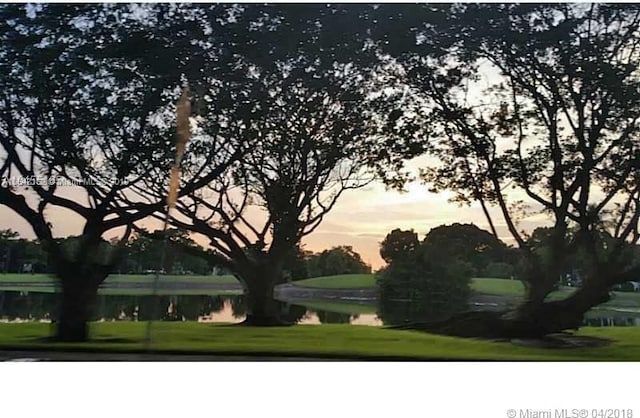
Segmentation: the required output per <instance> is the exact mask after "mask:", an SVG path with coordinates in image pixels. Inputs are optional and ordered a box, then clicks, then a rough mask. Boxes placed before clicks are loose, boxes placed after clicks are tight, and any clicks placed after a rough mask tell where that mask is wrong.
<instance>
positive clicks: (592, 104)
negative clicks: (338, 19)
mask: <svg viewBox="0 0 640 418" xmlns="http://www.w3.org/2000/svg"><path fill="white" fill-rule="evenodd" d="M639 25H640V11H639V9H638V6H637V5H631V4H625V5H622V4H616V5H608V4H589V5H586V4H581V5H577V4H554V5H546V4H545V5H533V4H531V5H519V4H495V5H488V4H487V5H472V4H467V5H456V6H454V7H453V8H452V9H451V13H450V14H449V19H448V20H447V22H446V30H444V29H445V28H444V26H443V27H440V28H438V29H439V30H436V29H434V26H423V27H415V28H414V29H415V31H414V33H416V34H417V35H418V36H419V38H420V40H421V41H422V42H421V44H423V45H416V44H413V45H407V47H406V48H404V49H401V48H402V47H399V48H397V49H396V51H397V52H398V53H397V57H398V61H399V62H401V65H402V66H403V68H404V70H405V75H406V80H407V82H408V83H409V85H410V86H411V87H410V88H411V89H412V91H413V92H415V93H416V94H418V95H422V97H424V98H425V100H426V101H428V102H429V103H430V105H431V109H432V110H433V111H432V112H431V114H430V116H429V118H428V119H425V122H424V123H425V124H429V125H430V126H432V127H433V128H434V130H433V133H432V136H431V138H432V139H433V141H431V142H430V143H429V145H430V146H431V147H432V148H431V150H432V151H433V155H435V156H437V157H438V158H439V159H440V161H441V164H439V165H436V166H434V167H430V168H427V169H426V170H425V173H424V176H423V178H424V180H426V181H428V182H430V183H431V184H432V185H433V189H434V190H436V191H439V190H450V191H453V192H454V193H455V197H454V199H455V200H457V201H458V202H460V203H463V204H464V203H471V202H477V203H478V204H479V205H480V207H481V209H482V210H483V213H484V214H485V215H486V218H487V222H488V223H489V225H490V229H491V231H492V233H493V234H494V235H495V236H496V237H497V232H496V225H497V224H498V222H500V223H501V224H504V225H505V227H506V229H507V230H508V232H509V234H510V235H511V236H512V238H513V240H514V241H515V243H516V244H517V246H518V248H519V249H520V253H521V254H522V256H523V257H524V263H523V264H522V266H521V271H519V274H518V275H519V277H520V278H521V279H522V280H523V282H524V284H525V288H526V295H525V298H524V301H523V303H522V304H521V305H520V306H519V307H518V308H517V309H516V310H514V311H510V312H507V313H505V314H504V315H503V316H501V317H500V318H498V320H497V321H496V322H495V323H494V326H492V327H490V328H491V329H492V330H494V331H495V332H496V333H503V334H508V335H523V334H524V335H541V334H547V333H550V332H556V331H561V330H564V329H570V328H577V327H579V326H580V325H581V324H582V321H583V316H584V314H585V312H587V311H588V310H589V309H591V308H592V307H594V306H596V305H598V304H600V303H603V302H606V301H607V300H608V299H609V288H610V287H611V286H613V285H616V284H619V283H624V282H626V281H628V280H632V279H635V278H636V277H637V276H638V274H640V265H638V264H635V265H633V264H629V263H628V262H626V260H625V259H624V257H622V256H621V255H622V253H623V252H624V251H625V247H626V246H627V244H628V243H635V242H637V241H638V239H639V238H640V230H639V229H638V217H639V216H640V164H639V163H638V161H639V155H640V148H639V146H638V144H639V143H640V142H638V140H637V137H638V135H639V134H640V124H639V123H638V117H637V115H638V112H639V110H640V88H639V86H640V79H639V78H638V74H637V68H638V65H639V64H640V48H638V46H639V43H640V36H639V34H640V31H639V29H640V26H639ZM438 33H443V34H444V35H443V36H442V37H438ZM433 42H436V43H437V42H443V43H444V44H446V43H447V42H451V43H452V44H454V45H455V46H456V48H452V49H450V50H449V51H448V52H450V53H449V54H448V55H447V56H446V58H443V59H442V60H438V59H434V60H431V61H430V60H429V59H428V57H430V53H429V51H428V49H429V46H430V45H431V44H432V43H433ZM396 47H397V45H396ZM421 47H424V48H426V51H427V52H426V53H424V54H423V53H422V52H421V51H420V48H421ZM480 68H482V71H480ZM489 74H490V76H489ZM481 86H488V88H487V89H484V90H481V89H482V87H481ZM512 188H515V189H517V191H518V192H519V193H518V194H512V193H511V192H510V191H509V190H510V189H512ZM532 211H537V212H542V213H544V214H546V215H548V216H549V217H550V220H551V224H552V226H553V228H552V230H551V235H550V237H549V239H548V244H547V245H546V252H547V254H546V256H545V257H541V256H540V254H539V253H538V252H537V251H535V249H534V248H532V247H531V246H530V245H529V244H528V241H527V237H526V235H525V234H524V233H523V232H522V231H521V230H520V228H519V226H518V221H519V219H520V218H521V217H522V216H523V215H524V214H527V213H531V212H532ZM498 219H499V221H498ZM602 230H604V231H606V232H607V234H608V235H609V236H610V237H611V240H610V241H609V244H608V246H607V250H606V251H602V247H601V246H600V245H599V244H598V241H599V240H600V238H599V236H600V231H602ZM571 231H573V232H571ZM574 254H581V255H582V256H583V257H584V261H585V268H586V272H585V276H584V280H583V283H582V286H581V287H580V288H579V289H578V290H576V292H575V293H573V294H571V295H570V296H569V297H567V298H565V299H563V300H552V301H549V300H547V296H548V295H549V293H550V292H551V291H552V290H553V289H554V288H555V286H556V284H557V281H558V277H559V275H560V274H561V272H562V270H563V269H564V266H565V264H566V260H567V258H569V257H571V256H572V255H574ZM467 319H468V318H467ZM466 322H467V324H468V321H466Z"/></svg>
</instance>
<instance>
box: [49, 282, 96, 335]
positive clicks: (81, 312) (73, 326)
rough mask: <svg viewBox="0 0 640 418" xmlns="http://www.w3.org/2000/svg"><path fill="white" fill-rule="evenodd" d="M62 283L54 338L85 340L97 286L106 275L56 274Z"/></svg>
mask: <svg viewBox="0 0 640 418" xmlns="http://www.w3.org/2000/svg"><path fill="white" fill-rule="evenodd" d="M58 277H59V279H60V281H61V284H62V295H61V304H60V312H59V317H58V321H57V334H56V339H57V340H59V341H66V342H79V341H87V340H88V339H89V325H88V324H89V320H90V319H91V313H92V309H93V308H94V304H95V302H96V299H97V295H98V287H99V285H100V283H102V281H103V280H104V279H105V278H106V275H104V276H100V277H97V276H96V275H95V274H88V275H83V274H82V272H81V271H76V272H66V273H65V274H61V275H59V276H58Z"/></svg>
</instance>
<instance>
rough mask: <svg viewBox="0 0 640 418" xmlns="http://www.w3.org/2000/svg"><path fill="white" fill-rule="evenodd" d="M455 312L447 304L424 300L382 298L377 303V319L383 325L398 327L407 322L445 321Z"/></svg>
mask: <svg viewBox="0 0 640 418" xmlns="http://www.w3.org/2000/svg"><path fill="white" fill-rule="evenodd" d="M456 312H457V309H455V308H452V306H451V305H450V304H448V303H447V302H444V301H443V302H442V303H438V302H435V303H434V301H428V300H427V299H425V298H415V299H412V300H402V299H390V298H385V297H382V298H380V301H379V303H378V311H377V314H378V318H380V320H381V321H382V323H383V324H384V325H399V324H405V323H409V322H429V321H439V320H443V319H447V318H449V317H450V316H452V315H453V314H454V313H456Z"/></svg>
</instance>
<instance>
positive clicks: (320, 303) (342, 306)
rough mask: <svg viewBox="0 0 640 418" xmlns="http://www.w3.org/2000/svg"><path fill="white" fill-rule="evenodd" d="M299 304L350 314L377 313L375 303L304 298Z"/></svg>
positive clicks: (315, 309) (313, 309)
mask: <svg viewBox="0 0 640 418" xmlns="http://www.w3.org/2000/svg"><path fill="white" fill-rule="evenodd" d="M299 304H300V305H303V306H305V307H306V308H308V309H311V310H312V311H327V312H337V313H344V314H350V315H356V314H374V313H376V306H375V305H368V304H363V303H349V302H334V301H324V300H317V301H316V300H310V301H306V300H304V301H300V302H299Z"/></svg>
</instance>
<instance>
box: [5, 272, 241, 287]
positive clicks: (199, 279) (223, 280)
mask: <svg viewBox="0 0 640 418" xmlns="http://www.w3.org/2000/svg"><path fill="white" fill-rule="evenodd" d="M154 278H155V276H154V275H153V274H112V275H110V276H109V277H107V279H106V280H105V283H123V282H124V283H153V280H154ZM160 280H166V281H170V282H185V283H216V284H237V283H238V280H237V279H236V278H235V277H234V276H231V275H226V276H180V275H171V274H169V275H162V276H160ZM3 282H46V283H52V284H54V283H55V279H54V278H53V277H52V276H51V275H48V274H13V273H9V274H0V286H1V285H2V283H3Z"/></svg>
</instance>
